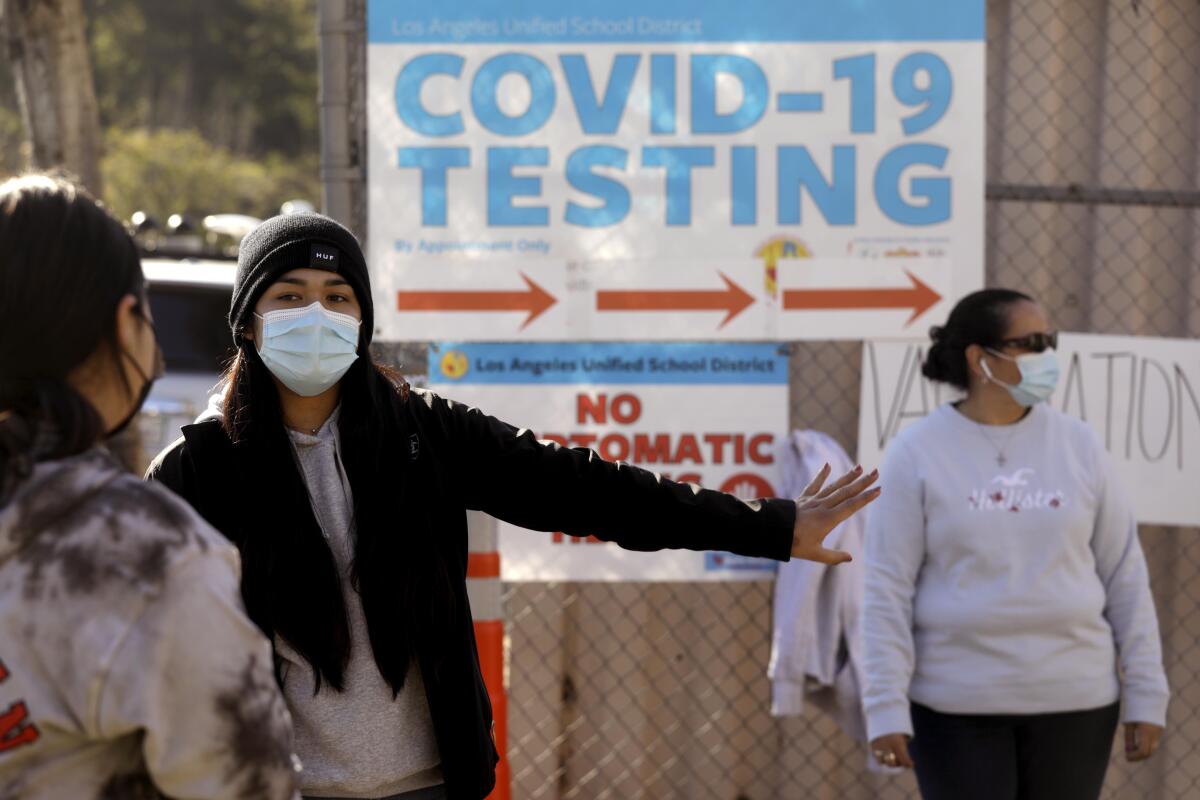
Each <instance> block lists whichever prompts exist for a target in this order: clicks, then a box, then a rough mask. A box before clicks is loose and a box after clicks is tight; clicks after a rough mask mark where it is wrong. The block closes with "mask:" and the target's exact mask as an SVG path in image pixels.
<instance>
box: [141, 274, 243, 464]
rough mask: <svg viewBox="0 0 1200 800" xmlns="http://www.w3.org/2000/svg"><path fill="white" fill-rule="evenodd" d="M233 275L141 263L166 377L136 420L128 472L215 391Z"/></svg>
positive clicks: (225, 348)
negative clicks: (135, 454) (135, 452)
mask: <svg viewBox="0 0 1200 800" xmlns="http://www.w3.org/2000/svg"><path fill="white" fill-rule="evenodd" d="M236 270H237V265H236V264H235V263H234V262H231V261H206V260H193V259H185V260H179V261H176V260H170V259H160V258H144V259H143V260H142V272H143V273H144V274H145V276H146V281H147V285H148V286H147V288H148V292H149V295H150V308H151V309H152V311H153V314H154V325H155V328H156V330H157V332H158V341H159V344H160V346H161V347H162V350H163V357H164V359H165V361H166V372H165V374H164V375H163V377H162V378H161V379H160V380H159V381H158V382H157V383H155V384H154V390H153V391H152V392H151V394H150V397H149V398H148V399H147V401H146V405H145V407H144V408H143V410H142V414H141V416H140V418H139V421H138V433H139V434H140V439H141V441H140V442H138V444H137V449H138V451H139V453H140V458H139V459H137V462H138V463H134V464H131V465H130V466H132V467H133V468H135V469H138V470H144V469H145V468H146V467H147V466H149V464H150V462H151V461H152V460H153V458H154V456H156V455H157V454H158V453H159V451H160V450H162V449H163V448H164V447H166V446H167V445H168V444H170V443H171V442H173V441H175V439H177V438H179V429H180V428H181V427H182V426H184V425H187V424H190V423H191V422H194V421H195V419H196V417H197V416H199V415H200V414H201V413H202V412H203V411H204V410H205V408H206V406H207V405H208V400H209V397H210V396H211V395H212V394H213V393H214V392H215V391H216V390H217V388H218V383H219V382H220V376H221V373H222V371H223V370H224V368H225V365H226V364H227V362H228V360H229V358H230V357H231V356H232V355H233V352H234V348H233V342H232V341H231V340H230V338H229V323H228V322H227V321H226V318H227V316H228V314H229V300H230V296H231V295H232V293H233V277H234V273H235V272H236Z"/></svg>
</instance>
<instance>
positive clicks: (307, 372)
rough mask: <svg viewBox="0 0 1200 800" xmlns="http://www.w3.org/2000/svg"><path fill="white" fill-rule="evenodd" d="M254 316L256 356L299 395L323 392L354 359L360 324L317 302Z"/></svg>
mask: <svg viewBox="0 0 1200 800" xmlns="http://www.w3.org/2000/svg"><path fill="white" fill-rule="evenodd" d="M255 316H256V317H258V318H259V319H261V320H262V321H263V330H262V344H261V345H260V346H259V348H258V355H259V356H260V357H261V358H262V360H263V363H264V364H266V365H267V369H269V370H271V374H272V375H274V376H275V377H276V378H278V379H279V380H280V381H281V382H282V383H283V385H284V386H286V387H288V388H289V389H291V390H292V391H293V392H295V393H296V394H298V395H300V396H301V397H316V396H317V395H319V394H321V393H323V392H325V391H326V390H327V389H329V388H330V387H331V386H333V385H334V384H335V383H337V382H338V381H340V380H341V379H342V376H343V375H345V374H346V370H348V369H350V366H351V365H352V364H353V363H354V362H355V361H356V360H357V359H358V329H359V326H360V325H361V324H362V323H361V322H359V321H358V320H357V319H355V318H354V317H352V316H350V315H348V314H339V313H337V312H336V311H330V310H329V309H327V308H325V306H323V305H321V304H320V302H316V303H313V304H312V305H311V306H308V307H307V308H285V309H281V310H279V311H268V312H267V313H266V314H263V315H261V316H260V315H258V314H255Z"/></svg>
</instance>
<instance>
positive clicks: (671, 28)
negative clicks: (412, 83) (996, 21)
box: [367, 0, 987, 44]
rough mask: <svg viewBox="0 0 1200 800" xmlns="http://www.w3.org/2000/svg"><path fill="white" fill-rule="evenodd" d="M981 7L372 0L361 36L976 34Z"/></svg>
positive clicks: (806, 0) (962, 3)
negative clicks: (364, 30) (365, 33)
mask: <svg viewBox="0 0 1200 800" xmlns="http://www.w3.org/2000/svg"><path fill="white" fill-rule="evenodd" d="M986 17H987V12H986V9H985V5H984V2H983V0H784V1H783V2H779V1H778V0H771V1H768V0H742V1H741V2H721V3H715V2H704V0H653V1H652V2H646V0H572V2H569V3H564V2H562V0H471V2H461V3H453V4H451V3H446V2H445V0H369V2H368V6H367V41H368V42H370V43H371V44H385V43H409V44H412V43H449V44H492V43H528V44H533V43H543V44H544V43H569V42H579V43H602V42H613V43H636V42H888V41H893V42H935V41H980V40H982V39H984V37H985V29H986ZM435 20H436V21H437V22H438V23H439V24H438V25H437V26H432V23H433V21H435ZM577 21H578V22H577Z"/></svg>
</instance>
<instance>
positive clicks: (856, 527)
mask: <svg viewBox="0 0 1200 800" xmlns="http://www.w3.org/2000/svg"><path fill="white" fill-rule="evenodd" d="M780 458H781V461H782V464H783V471H784V480H783V486H782V489H781V494H783V495H784V496H787V497H798V496H799V495H800V494H801V493H802V492H803V491H804V487H805V486H807V485H808V483H809V481H811V480H812V478H813V476H814V475H816V474H817V472H818V471H820V469H821V467H822V466H824V465H825V464H826V463H828V464H829V465H830V466H831V467H832V468H833V470H832V474H833V475H841V474H842V473H844V472H846V471H848V470H849V469H851V468H852V467H853V466H854V464H853V463H852V462H851V461H850V457H849V456H847V455H846V451H845V450H843V449H842V447H841V445H839V444H838V443H837V442H836V441H835V440H834V439H833V438H832V437H831V436H828V435H826V434H824V433H821V432H819V431H794V432H793V433H792V435H791V436H790V437H789V438H788V439H787V441H786V442H785V445H784V447H783V451H782V452H781V453H780ZM864 533H865V530H864V523H863V521H862V515H861V514H859V515H856V516H854V517H851V518H850V519H849V520H847V521H846V522H844V523H843V524H842V525H840V526H839V527H838V528H836V529H835V530H834V531H833V533H832V534H831V535H830V537H829V539H828V540H827V546H829V547H832V548H835V549H839V550H845V551H847V552H849V553H850V554H851V555H852V556H853V557H854V559H855V560H854V561H852V562H850V563H848V564H842V565H840V566H837V567H833V568H831V567H828V566H826V565H824V564H817V563H815V562H811V561H801V560H799V559H794V560H792V561H789V562H787V563H785V564H780V566H779V573H778V576H777V578H776V581H775V627H774V634H773V636H772V639H771V661H770V665H769V666H768V668H767V674H768V676H769V677H770V679H771V713H772V714H773V715H775V716H789V715H794V714H799V713H801V712H802V711H803V708H804V703H805V700H806V699H807V700H808V701H810V702H812V703H813V705H815V706H816V707H817V708H819V709H821V710H822V711H824V712H825V713H826V714H828V715H829V716H830V717H831V718H832V719H833V720H834V721H835V722H836V723H837V724H838V726H839V727H840V728H841V729H842V730H843V731H844V732H845V733H846V734H847V735H848V736H850V737H851V738H853V739H854V740H855V741H858V742H864V741H866V727H865V725H864V722H863V715H862V702H861V699H860V691H859V678H858V676H859V666H858V664H859V653H860V641H861V638H860V633H859V609H860V607H861V604H862V594H863V577H864V574H863V564H862V553H863V539H864Z"/></svg>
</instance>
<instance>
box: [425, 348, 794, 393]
mask: <svg viewBox="0 0 1200 800" xmlns="http://www.w3.org/2000/svg"><path fill="white" fill-rule="evenodd" d="M449 354H459V355H460V356H461V357H459V356H458V355H456V356H452V361H451V362H449V363H450V364H455V365H459V366H457V367H456V368H455V369H465V371H463V372H462V373H461V374H460V375H459V376H458V377H452V376H451V375H449V374H447V373H446V371H445V370H444V369H443V359H446V357H447V356H448V355H449ZM429 381H430V383H433V384H437V385H439V386H448V385H479V384H508V385H529V384H545V385H612V384H616V385H659V386H669V385H678V384H690V385H696V386H700V385H707V386H726V385H740V386H785V385H787V383H788V357H787V355H786V354H784V353H783V352H781V348H780V346H779V345H777V344H763V343H751V344H726V343H707V344H706V343H692V342H687V343H675V342H662V343H640V342H639V343H624V342H620V343H591V342H579V343H568V344H564V343H542V342H530V343H517V344H513V343H504V344H498V343H493V342H462V343H458V342H437V343H434V344H431V345H430V346H429Z"/></svg>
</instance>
